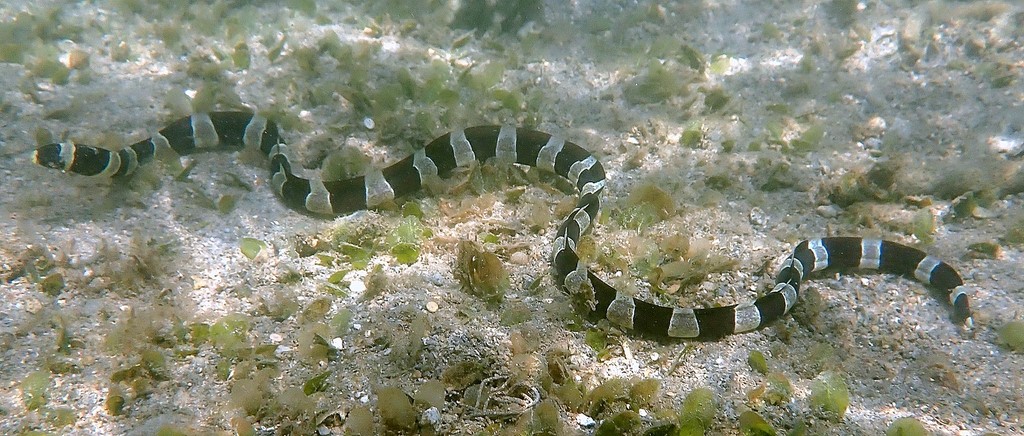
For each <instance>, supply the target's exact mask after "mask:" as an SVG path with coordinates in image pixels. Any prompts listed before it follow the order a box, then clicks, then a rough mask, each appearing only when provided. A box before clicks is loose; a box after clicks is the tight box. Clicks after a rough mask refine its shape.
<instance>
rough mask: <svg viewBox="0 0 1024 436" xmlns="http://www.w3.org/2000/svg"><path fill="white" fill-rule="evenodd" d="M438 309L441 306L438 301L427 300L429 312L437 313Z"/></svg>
mask: <svg viewBox="0 0 1024 436" xmlns="http://www.w3.org/2000/svg"><path fill="white" fill-rule="evenodd" d="M437 309H440V307H438V305H437V302H436V301H434V300H430V301H428V302H427V312H430V313H435V312H437Z"/></svg>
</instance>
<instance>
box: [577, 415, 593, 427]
mask: <svg viewBox="0 0 1024 436" xmlns="http://www.w3.org/2000/svg"><path fill="white" fill-rule="evenodd" d="M595 424H597V422H595V421H594V418H591V417H589V416H587V415H584V414H582V413H577V414H576V425H578V426H580V427H582V428H591V427H593V426H594V425H595Z"/></svg>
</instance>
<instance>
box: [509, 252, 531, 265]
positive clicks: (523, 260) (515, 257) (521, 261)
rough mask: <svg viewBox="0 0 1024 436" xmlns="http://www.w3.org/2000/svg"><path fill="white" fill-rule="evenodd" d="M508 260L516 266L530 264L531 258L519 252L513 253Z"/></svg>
mask: <svg viewBox="0 0 1024 436" xmlns="http://www.w3.org/2000/svg"><path fill="white" fill-rule="evenodd" d="M508 260H509V262H512V263H513V264H516V265H527V264H529V263H530V256H529V255H527V254H526V253H524V252H522V251H517V252H515V253H512V255H511V256H509V258H508Z"/></svg>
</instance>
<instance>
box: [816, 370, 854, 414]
mask: <svg viewBox="0 0 1024 436" xmlns="http://www.w3.org/2000/svg"><path fill="white" fill-rule="evenodd" d="M810 405H811V407H812V408H815V409H819V410H821V411H822V412H824V413H825V415H826V416H827V417H828V418H829V419H831V420H833V421H835V422H839V421H841V420H842V419H843V415H844V414H845V413H846V409H847V407H849V406H850V391H849V390H848V389H847V387H846V380H844V379H843V376H842V375H841V374H839V373H838V372H835V371H825V372H823V373H821V374H820V375H818V377H816V378H815V379H814V381H812V382H811V397H810Z"/></svg>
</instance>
